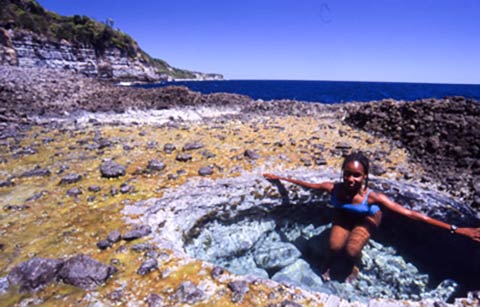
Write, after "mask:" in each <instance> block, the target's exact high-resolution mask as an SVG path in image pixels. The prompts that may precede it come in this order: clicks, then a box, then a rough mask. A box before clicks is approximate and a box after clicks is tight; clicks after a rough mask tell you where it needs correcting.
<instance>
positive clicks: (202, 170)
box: [198, 166, 213, 176]
mask: <svg viewBox="0 0 480 307" xmlns="http://www.w3.org/2000/svg"><path fill="white" fill-rule="evenodd" d="M198 174H199V175H200V176H208V175H211V174H213V167H211V166H203V167H201V168H200V169H199V170H198Z"/></svg>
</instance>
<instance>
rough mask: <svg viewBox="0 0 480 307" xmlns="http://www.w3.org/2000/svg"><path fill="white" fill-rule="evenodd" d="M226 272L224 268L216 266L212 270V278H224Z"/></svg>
mask: <svg viewBox="0 0 480 307" xmlns="http://www.w3.org/2000/svg"><path fill="white" fill-rule="evenodd" d="M224 272H225V270H224V269H223V268H221V267H218V266H216V267H214V268H213V269H212V273H211V276H212V278H213V279H219V278H220V276H222V275H223V273H224Z"/></svg>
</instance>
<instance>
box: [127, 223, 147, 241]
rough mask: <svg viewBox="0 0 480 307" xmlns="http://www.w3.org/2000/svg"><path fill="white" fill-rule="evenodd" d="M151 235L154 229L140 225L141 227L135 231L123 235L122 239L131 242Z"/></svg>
mask: <svg viewBox="0 0 480 307" xmlns="http://www.w3.org/2000/svg"><path fill="white" fill-rule="evenodd" d="M151 233H152V229H151V228H150V226H147V225H140V226H137V227H136V228H135V229H133V230H130V231H128V232H126V233H125V234H123V235H122V239H123V240H125V241H131V240H135V239H139V238H142V237H145V236H148V235H149V234H151Z"/></svg>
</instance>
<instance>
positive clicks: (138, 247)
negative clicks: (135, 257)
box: [130, 243, 155, 252]
mask: <svg viewBox="0 0 480 307" xmlns="http://www.w3.org/2000/svg"><path fill="white" fill-rule="evenodd" d="M130 249H131V250H133V251H135V252H145V251H150V250H153V249H155V246H153V245H152V244H150V243H138V244H135V245H133V246H132V247H130Z"/></svg>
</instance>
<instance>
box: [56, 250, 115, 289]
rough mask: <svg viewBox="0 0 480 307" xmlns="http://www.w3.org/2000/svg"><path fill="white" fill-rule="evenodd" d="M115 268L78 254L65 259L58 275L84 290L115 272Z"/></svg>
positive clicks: (93, 287) (100, 282)
mask: <svg viewBox="0 0 480 307" xmlns="http://www.w3.org/2000/svg"><path fill="white" fill-rule="evenodd" d="M116 272H117V269H116V268H115V267H113V266H108V265H105V264H103V263H101V262H98V261H97V260H94V259H92V258H90V257H88V256H86V255H83V254H79V255H77V256H74V257H72V258H70V259H68V260H67V261H65V263H64V265H63V267H62V269H61V270H60V272H59V273H58V276H59V278H60V279H61V280H63V282H65V283H66V284H69V285H73V286H76V287H80V288H82V289H84V290H92V289H95V288H96V287H97V286H99V285H100V284H103V283H105V282H106V281H107V279H108V278H109V277H110V276H111V275H113V274H115V273H116Z"/></svg>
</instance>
